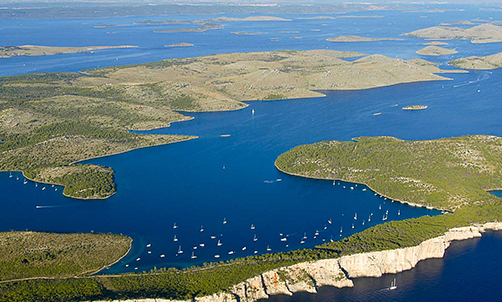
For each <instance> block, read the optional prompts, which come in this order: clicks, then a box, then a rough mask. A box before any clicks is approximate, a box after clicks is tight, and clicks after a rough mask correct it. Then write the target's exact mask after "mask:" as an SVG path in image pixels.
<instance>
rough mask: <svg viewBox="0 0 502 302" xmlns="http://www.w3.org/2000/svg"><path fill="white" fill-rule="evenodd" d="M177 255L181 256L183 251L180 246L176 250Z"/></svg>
mask: <svg viewBox="0 0 502 302" xmlns="http://www.w3.org/2000/svg"><path fill="white" fill-rule="evenodd" d="M178 254H183V250H182V249H181V245H180V247H179V248H178Z"/></svg>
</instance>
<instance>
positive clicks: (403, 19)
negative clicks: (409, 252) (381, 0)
mask: <svg viewBox="0 0 502 302" xmlns="http://www.w3.org/2000/svg"><path fill="white" fill-rule="evenodd" d="M374 14H377V15H383V16H384V17H383V18H367V19H338V20H296V19H295V20H294V21H291V22H262V23H259V22H252V23H249V22H237V23H227V24H225V25H226V28H225V29H222V30H214V31H207V32H205V33H188V34H187V33H175V34H155V33H153V32H152V31H153V30H159V29H168V28H174V26H160V25H141V26H123V27H110V28H104V29H103V28H94V26H95V25H100V24H131V23H133V22H136V21H141V20H145V19H152V20H165V19H169V17H152V18H109V19H79V20H0V33H1V36H0V41H1V42H0V44H1V45H22V44H39V45H54V46H82V45H123V44H132V45H138V46H139V48H138V49H127V50H108V51H106V50H105V51H96V52H95V53H94V54H69V55H55V56H45V57H16V58H9V59H0V66H2V68H1V69H0V75H15V74H23V73H30V72H37V71H78V70H82V69H87V68H95V67H97V66H98V65H99V66H110V65H117V64H132V63H141V62H150V61H155V60H161V59H165V58H173V57H190V56H197V55H206V54H213V53H222V52H235V51H242V52H244V51H266V50H274V49H297V50H302V49H316V48H329V49H337V50H355V51H360V52H364V53H381V54H385V55H388V56H391V57H396V56H397V57H400V58H405V59H407V58H417V57H420V56H418V55H416V54H415V53H414V51H415V50H417V49H419V48H421V47H422V44H421V43H423V42H424V41H423V40H421V39H414V38H406V37H405V38H404V41H386V42H371V43H329V42H327V41H325V39H326V38H328V37H332V36H337V35H342V34H358V35H369V36H372V37H394V38H395V37H398V35H399V34H400V33H403V32H407V31H412V30H416V29H418V28H422V27H427V26H433V25H437V24H438V23H440V22H441V21H453V20H464V19H473V18H477V17H479V18H484V19H488V18H495V20H502V16H501V13H500V12H480V11H477V10H472V9H471V10H467V11H465V12H454V13H453V12H448V13H442V14H441V13H436V14H433V13H430V14H425V13H424V14H422V13H420V14H413V13H407V14H402V13H398V12H376V13H374ZM425 15H426V16H427V18H422V16H425ZM240 17H242V16H240ZM283 17H285V18H293V19H294V18H296V17H297V16H283ZM497 17H498V19H497ZM177 18H180V19H196V18H209V17H208V16H200V17H197V16H195V17H194V16H191V17H187V16H185V17H177ZM412 21H413V22H412ZM21 24H22V26H21ZM323 24H326V25H323ZM311 29H321V31H311ZM232 31H255V32H267V33H268V34H267V35H257V36H238V35H232V34H230V32H232ZM279 31H299V33H295V34H284V33H279ZM75 32H78V34H76V35H75V34H74V33H75ZM106 32H113V33H112V34H107V33H106ZM290 36H302V37H303V38H302V39H290ZM275 37H278V38H279V41H278V42H272V41H270V38H275ZM181 42H188V43H193V44H195V46H194V47H190V48H165V47H163V45H164V44H171V43H181ZM450 45H451V47H455V48H457V50H458V51H459V54H457V55H455V56H444V57H440V58H427V59H428V60H434V61H436V62H438V63H439V64H442V65H443V68H448V67H447V66H444V65H445V62H447V61H449V60H450V59H452V58H457V57H462V56H468V55H487V54H492V53H495V52H499V51H501V49H500V43H494V44H487V45H473V44H470V43H469V42H468V41H451V42H450ZM117 58H118V59H119V60H117ZM23 65H24V67H23ZM446 76H448V77H450V78H452V81H441V82H428V83H415V84H403V85H396V86H391V87H384V88H376V89H369V90H363V91H342V92H326V94H327V96H326V97H325V98H316V99H297V100H285V101H273V102H249V107H248V108H246V109H243V110H240V111H234V112H219V113H195V114H192V113H190V114H187V115H190V116H193V117H194V118H195V119H194V120H191V121H188V122H182V123H174V124H173V125H172V126H171V127H170V128H166V129H158V130H155V131H150V132H149V133H158V134H161V133H162V134H164V133H167V134H192V135H197V136H199V137H200V138H199V139H196V140H192V141H189V142H183V143H178V144H172V145H167V146H159V147H154V148H148V149H141V150H135V151H132V152H129V153H125V154H121V155H117V156H112V157H107V158H101V159H95V160H91V161H89V162H92V163H96V164H101V165H106V166H110V167H113V168H114V170H115V171H116V182H117V186H118V192H117V194H116V195H115V196H113V197H111V198H110V199H108V200H104V201H78V200H72V199H68V198H65V197H63V196H62V195H61V191H62V190H61V188H58V191H55V189H56V188H52V187H47V186H46V187H47V188H46V190H44V191H42V190H41V188H42V187H44V186H42V185H38V186H35V184H34V183H32V182H28V183H27V184H23V178H22V175H21V174H20V173H12V174H10V173H0V190H1V191H2V192H3V197H2V200H1V206H2V211H1V213H0V218H1V219H0V230H2V231H6V230H11V229H14V230H24V229H30V230H37V231H55V232H89V231H95V232H114V233H124V234H127V235H129V236H131V237H133V238H134V240H135V241H134V244H133V249H132V251H131V253H130V254H129V255H128V256H127V257H126V258H125V259H123V261H121V262H120V263H118V264H117V265H115V266H113V267H112V268H111V269H110V270H107V271H106V272H110V273H112V272H113V273H116V272H129V271H135V269H136V268H137V270H138V271H142V270H149V269H152V268H153V267H162V266H169V267H170V266H176V267H186V266H191V265H195V264H201V263H203V262H207V261H214V260H216V259H217V258H215V255H220V258H218V260H225V259H230V258H233V257H241V256H246V255H252V254H254V253H255V251H257V253H259V254H261V253H265V252H267V248H269V249H270V250H271V251H284V250H292V249H298V248H304V247H313V246H315V245H317V244H320V243H322V242H324V241H329V240H331V239H333V240H337V239H339V238H341V237H345V236H348V235H350V234H352V233H354V232H359V231H361V230H363V229H365V228H368V227H371V226H373V225H375V224H377V223H381V222H382V216H383V214H384V213H385V212H386V211H388V213H389V220H398V219H408V218H412V217H419V216H423V215H436V214H438V213H437V212H436V211H429V210H426V209H421V208H411V207H408V206H405V205H401V204H399V203H392V202H390V201H389V200H383V199H382V198H379V197H378V196H375V195H374V194H373V192H371V191H370V190H366V191H363V189H365V187H364V186H361V185H359V186H357V187H356V186H355V185H353V184H347V183H343V182H341V183H340V185H335V186H333V184H332V182H330V181H320V180H309V179H303V178H298V177H292V176H288V175H285V174H283V173H280V172H279V171H277V170H276V169H275V167H274V165H273V163H274V161H275V159H276V158H277V156H278V155H280V154H281V153H283V152H285V151H287V150H289V149H290V148H292V147H294V146H297V145H299V144H306V143H313V142H317V141H322V140H330V139H337V140H350V139H351V138H353V137H358V136H375V135H392V136H396V137H399V138H402V139H409V140H411V139H435V138H441V137H450V136H458V135H466V134H492V135H498V136H502V120H501V119H500V116H502V106H501V104H500V99H501V97H502V91H501V90H500V87H499V86H500V83H501V81H502V72H501V71H500V70H494V71H479V72H471V73H469V74H448V75H446ZM478 91H479V92H478ZM413 104H423V105H428V106H429V108H428V109H427V110H424V111H419V112H407V111H403V110H401V107H402V106H406V105H413ZM253 109H254V110H255V114H254V115H253V114H252V113H251V110H253ZM375 112H381V113H382V115H380V116H373V113H375ZM224 134H228V135H230V137H220V135H224ZM10 175H12V177H10ZM18 177H19V180H17V178H18ZM344 186H345V188H344ZM351 187H353V188H354V189H353V190H352V189H351ZM37 206H39V207H38V208H37ZM40 206H41V207H40ZM356 213H357V220H355V219H354V216H355V214H356ZM372 214H373V215H372ZM398 214H399V215H398ZM370 217H371V221H370V219H369V218H370ZM328 220H331V221H332V224H330V223H329V222H328ZM224 221H226V222H227V223H226V224H224V223H223V222H224ZM363 222H364V225H363ZM174 223H176V225H177V228H176V229H175V228H173V225H174ZM252 224H253V225H255V227H256V229H255V230H252V229H251V225H252ZM352 226H353V228H352ZM201 228H202V229H203V231H202V232H201ZM325 228H326V229H325ZM316 231H317V232H318V233H319V234H318V235H315V233H316ZM280 234H282V235H280ZM175 235H176V239H177V241H174V236H175ZM255 235H256V238H257V240H256V241H254V240H253V238H254V236H255ZM211 236H214V237H215V238H214V239H212V238H211ZM303 236H306V237H307V239H306V240H305V243H304V244H301V243H300V241H301V240H302V237H303ZM314 237H315V238H314ZM281 238H287V241H281V240H280V239H281ZM218 240H220V242H221V246H218V245H217V241H218ZM483 240H484V239H483ZM487 240H488V239H487ZM492 241H495V242H497V240H496V239H494V240H492ZM481 242H483V241H481ZM487 242H491V241H490V240H488V241H487ZM147 244H151V247H148V248H147V247H146V245H147ZM201 244H203V245H204V246H201ZM469 244H470V243H469ZM499 244H500V243H499ZM180 246H181V249H182V250H183V253H182V254H180V253H177V252H178V251H179V248H180ZM194 247H197V248H196V249H194ZM243 247H246V249H245V250H243ZM454 250H456V249H452V251H454ZM231 251H233V252H235V253H233V254H232V255H229V252H231ZM149 252H150V253H149ZM192 252H194V255H196V256H197V258H196V259H192V258H191V255H192ZM476 252H477V250H476V249H474V250H472V253H473V254H475V253H476ZM449 253H450V252H449ZM451 253H452V254H453V253H454V252H451ZM162 255H164V257H161V256H162ZM137 258H140V259H141V260H140V261H136V259H137ZM462 259H463V258H462ZM434 261H436V260H434ZM437 261H440V262H435V263H439V264H435V267H441V268H442V267H443V265H446V264H444V263H443V262H442V261H441V260H437ZM445 261H446V260H445ZM459 261H460V262H462V261H466V260H459ZM424 263H429V262H424ZM126 265H128V267H126ZM424 265H425V264H424ZM454 265H455V264H454ZM457 265H458V264H457ZM422 266H423V265H422ZM417 271H418V270H417ZM404 274H407V273H404ZM404 274H403V275H404ZM410 274H415V275H413V276H418V277H416V280H414V281H413V282H415V281H416V282H418V283H420V280H423V276H422V275H420V274H418V273H417V272H415V273H410ZM438 276H441V277H444V278H454V275H451V274H446V275H443V274H440V273H438ZM387 281H388V280H387V279H386V278H384V279H381V280H379V279H365V280H361V281H357V283H358V284H363V285H362V286H361V287H362V289H361V290H363V291H364V289H365V288H371V289H372V288H375V286H377V287H378V286H381V284H384V283H385V282H387ZM382 282H383V283H382ZM389 282H390V281H389ZM410 282H411V283H413V282H412V281H410ZM365 284H368V285H365ZM385 284H386V283H385ZM358 288H359V286H356V289H355V290H358ZM332 291H333V290H332V289H329V288H328V289H322V290H321V294H319V295H318V296H311V297H310V298H309V299H320V300H319V301H329V300H331V298H332V296H330V295H331V294H330V293H331V292H332ZM343 291H344V290H342V292H343ZM323 292H327V293H328V294H327V295H322V293H323ZM412 292H413V291H410V292H408V291H407V290H406V289H404V290H403V291H402V290H401V289H400V290H399V292H396V293H399V294H398V295H397V296H395V297H394V296H393V297H391V298H392V299H396V300H405V299H404V297H407V295H408V294H411V293H412ZM335 295H341V294H340V293H338V292H336V293H335ZM301 297H303V296H301ZM397 297H399V299H398V298H397ZM277 299H282V298H280V297H279V298H277ZM293 299H296V296H295V297H294V298H293ZM368 299H369V298H368ZM370 300H371V299H370ZM368 301H369V300H368Z"/></svg>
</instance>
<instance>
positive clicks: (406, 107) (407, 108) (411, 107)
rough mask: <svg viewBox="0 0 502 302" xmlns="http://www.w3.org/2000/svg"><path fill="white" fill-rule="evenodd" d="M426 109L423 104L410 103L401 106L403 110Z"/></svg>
mask: <svg viewBox="0 0 502 302" xmlns="http://www.w3.org/2000/svg"><path fill="white" fill-rule="evenodd" d="M424 109H427V106H425V105H411V106H405V107H403V110H424Z"/></svg>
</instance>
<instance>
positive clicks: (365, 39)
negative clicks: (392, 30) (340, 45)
mask: <svg viewBox="0 0 502 302" xmlns="http://www.w3.org/2000/svg"><path fill="white" fill-rule="evenodd" d="M402 40H403V39H393V38H369V37H361V36H354V35H348V36H338V37H333V38H328V39H326V41H330V42H373V41H402Z"/></svg>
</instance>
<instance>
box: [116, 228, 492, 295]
mask: <svg viewBox="0 0 502 302" xmlns="http://www.w3.org/2000/svg"><path fill="white" fill-rule="evenodd" d="M487 230H502V223H499V222H492V223H486V224H484V225H478V226H470V227H462V228H454V229H451V230H449V231H448V232H446V233H445V234H444V235H442V236H439V237H436V238H432V239H429V240H426V241H424V242H422V243H420V244H419V245H417V246H413V247H406V248H401V249H394V250H385V251H378V252H369V253H361V254H354V255H349V256H343V257H340V258H336V259H324V260H317V261H309V262H302V263H298V264H294V265H291V266H287V267H283V268H278V269H274V270H271V271H268V272H265V273H263V274H261V275H259V276H256V277H253V278H250V279H248V280H246V281H244V282H241V283H239V284H237V285H234V286H233V287H232V288H230V289H229V290H228V292H221V293H217V294H213V295H210V296H205V297H200V298H195V299H194V300H192V301H191V300H187V301H183V302H193V301H195V302H238V301H240V302H255V301H258V300H260V299H266V298H268V297H269V296H271V295H278V294H284V295H292V294H293V293H296V292H300V291H304V292H310V293H316V292H317V288H319V287H321V286H325V285H330V286H334V287H338V288H342V287H352V286H354V284H353V282H352V280H351V278H359V277H380V276H382V275H383V274H395V273H399V272H402V271H405V270H409V269H412V268H414V267H415V266H416V265H417V263H418V262H419V261H421V260H425V259H430V258H442V257H443V256H444V253H445V251H446V249H447V248H448V247H449V246H450V243H451V242H452V241H456V240H466V239H471V238H476V237H481V236H482V233H483V232H485V231H487ZM116 302H182V301H172V300H164V299H138V300H121V301H116Z"/></svg>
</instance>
